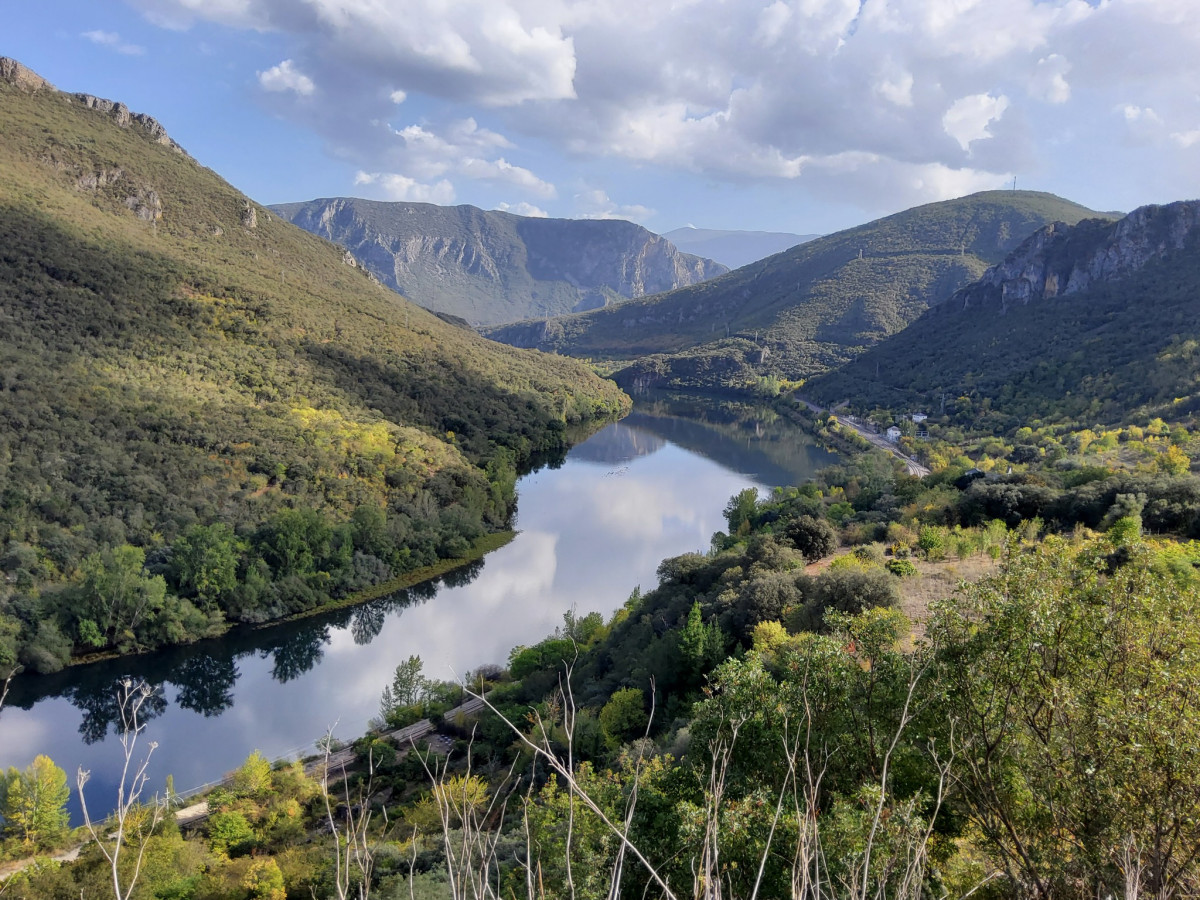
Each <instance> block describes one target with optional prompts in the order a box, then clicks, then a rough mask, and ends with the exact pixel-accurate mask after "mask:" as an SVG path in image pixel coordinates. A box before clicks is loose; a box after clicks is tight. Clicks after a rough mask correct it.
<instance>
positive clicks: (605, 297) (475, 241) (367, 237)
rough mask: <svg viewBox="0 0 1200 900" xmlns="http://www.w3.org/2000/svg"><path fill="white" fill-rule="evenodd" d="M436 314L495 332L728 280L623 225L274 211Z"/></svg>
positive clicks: (368, 203)
mask: <svg viewBox="0 0 1200 900" xmlns="http://www.w3.org/2000/svg"><path fill="white" fill-rule="evenodd" d="M271 208H272V209H273V210H274V211H275V212H277V213H278V214H279V215H281V216H282V217H284V218H285V219H288V220H289V221H291V222H293V223H294V224H296V225H299V226H300V227H301V228H304V229H305V230H307V231H311V232H312V233H314V234H318V235H320V236H321V237H323V238H326V239H327V240H330V241H333V242H334V243H335V244H339V245H341V246H343V247H345V248H346V249H347V250H348V251H349V252H350V253H352V254H353V255H354V256H355V257H356V258H357V259H358V260H360V261H361V262H362V264H363V265H364V266H365V267H366V268H367V270H368V271H370V272H372V273H373V274H374V275H376V276H377V277H378V278H379V279H380V280H381V281H382V282H383V283H384V284H386V285H387V286H388V287H390V288H392V289H393V290H395V291H398V292H399V293H401V294H403V295H404V296H406V297H408V298H409V299H411V300H412V301H413V302H415V303H418V304H420V305H421V306H424V307H425V308H426V309H431V310H434V311H436V312H445V313H449V314H451V315H455V316H459V317H460V318H463V319H465V320H467V321H468V322H471V323H473V324H484V325H494V324H498V323H502V322H514V321H518V320H520V319H528V318H534V317H537V316H546V315H559V314H562V313H569V312H578V311H583V310H588V309H597V308H600V307H603V306H606V305H608V304H610V303H615V302H619V301H621V300H625V299H628V298H633V297H642V296H645V295H647V294H654V293H658V292H660V291H666V290H671V289H673V288H677V287H682V286H685V285H690V284H696V283H698V282H701V281H704V280H706V279H708V278H712V277H714V276H716V275H721V274H724V273H725V272H727V271H729V270H728V269H727V268H726V267H725V266H723V265H720V264H719V263H714V262H713V261H712V260H709V259H701V258H700V257H697V256H693V255H691V254H688V253H681V252H680V251H679V250H678V249H677V248H676V247H675V245H674V244H672V243H671V242H670V241H668V240H666V239H664V238H662V237H660V236H659V235H656V234H654V233H653V232H650V231H647V230H646V229H645V228H642V227H641V226H640V225H635V224H634V223H632V222H625V221H621V220H615V219H614V220H592V219H544V218H532V217H527V216H516V215H513V214H511V213H506V212H499V211H496V210H492V211H485V210H482V209H478V208H477V207H474V206H435V205H434V204H431V203H390V202H383V201H375V200H359V199H354V198H347V197H336V198H329V199H322V200H312V201H308V202H306V203H282V204H278V205H276V206H273V207H271Z"/></svg>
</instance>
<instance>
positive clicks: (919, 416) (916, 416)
mask: <svg viewBox="0 0 1200 900" xmlns="http://www.w3.org/2000/svg"><path fill="white" fill-rule="evenodd" d="M911 418H912V420H913V421H914V422H924V421H925V420H926V419H928V418H929V416H927V415H925V413H913V414H912V417H911Z"/></svg>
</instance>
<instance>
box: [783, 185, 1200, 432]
mask: <svg viewBox="0 0 1200 900" xmlns="http://www.w3.org/2000/svg"><path fill="white" fill-rule="evenodd" d="M1198 222H1200V203H1197V202H1195V201H1190V202H1180V203H1172V204H1169V205H1166V206H1147V207H1142V208H1141V209H1138V210H1135V211H1134V212H1133V213H1131V214H1130V215H1128V216H1127V217H1125V218H1124V219H1122V220H1120V221H1119V222H1115V223H1114V222H1109V221H1103V220H1089V221H1084V222H1081V223H1079V224H1077V225H1075V226H1074V227H1062V226H1053V227H1048V228H1046V229H1044V230H1042V231H1039V232H1038V233H1037V234H1035V235H1034V236H1032V237H1031V238H1029V240H1028V241H1026V242H1025V243H1024V244H1023V245H1022V246H1021V247H1019V248H1018V249H1017V250H1015V251H1014V252H1013V253H1012V254H1011V255H1010V256H1009V257H1008V258H1007V259H1006V260H1005V261H1004V262H1003V263H1002V264H1000V265H997V266H995V267H994V268H992V269H990V270H989V271H988V272H987V273H986V274H985V275H984V277H983V278H982V279H980V281H978V282H977V283H975V284H973V285H970V286H968V287H966V288H964V289H963V290H961V291H960V292H958V293H957V294H956V295H955V296H954V297H953V298H951V299H950V300H949V301H948V302H946V303H944V304H942V305H941V306H940V307H938V308H936V309H933V310H930V311H929V312H928V313H926V314H925V315H924V316H922V317H921V318H920V319H918V320H917V321H916V322H914V323H913V324H912V325H910V326H909V327H908V328H907V329H905V330H904V331H902V332H900V333H899V334H897V335H895V336H894V337H892V338H890V339H888V340H887V341H884V342H883V343H881V344H880V345H879V346H877V347H876V348H874V349H873V350H871V351H869V352H867V353H866V354H864V355H863V356H862V357H860V358H859V359H857V360H855V361H853V362H851V363H849V364H848V365H846V366H844V367H842V368H841V369H839V370H837V371H835V372H832V373H830V374H829V375H827V376H824V377H822V378H819V379H816V380H814V381H813V382H811V383H810V384H809V385H806V387H805V392H806V394H810V395H811V396H813V397H816V398H819V399H823V400H827V401H830V402H838V401H841V400H844V399H847V398H849V399H851V400H852V401H853V403H854V404H855V405H856V406H859V407H865V408H870V407H871V406H874V405H881V406H885V407H894V408H897V409H901V408H905V407H912V408H929V409H937V408H940V405H941V402H942V398H946V405H947V409H948V411H949V412H950V413H952V414H961V415H962V416H965V418H963V419H962V421H961V422H960V424H964V425H971V426H973V427H974V428H976V429H977V430H986V431H989V432H992V433H1003V432H1006V431H1011V430H1012V429H1015V428H1019V427H1021V426H1022V425H1025V424H1028V423H1029V422H1030V421H1033V420H1042V421H1049V422H1079V423H1081V424H1083V425H1087V426H1090V427H1095V426H1096V425H1097V424H1109V425H1115V424H1119V423H1122V422H1124V421H1126V420H1128V419H1129V417H1130V416H1131V415H1133V414H1136V415H1135V418H1136V419H1137V420H1138V421H1141V420H1143V419H1150V418H1154V417H1156V416H1161V417H1163V418H1165V419H1167V420H1168V421H1172V422H1178V421H1180V420H1181V419H1184V418H1187V417H1189V416H1192V415H1194V414H1195V413H1196V412H1197V411H1198V410H1200V384H1198V382H1197V371H1196V352H1197V347H1198V346H1200V344H1198V342H1200V326H1197V321H1198V317H1200V227H1198ZM933 351H936V352H933ZM981 417H983V418H981Z"/></svg>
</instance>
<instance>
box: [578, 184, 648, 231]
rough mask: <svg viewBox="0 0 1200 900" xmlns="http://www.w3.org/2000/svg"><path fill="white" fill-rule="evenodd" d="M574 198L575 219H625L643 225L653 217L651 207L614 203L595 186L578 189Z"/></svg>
mask: <svg viewBox="0 0 1200 900" xmlns="http://www.w3.org/2000/svg"><path fill="white" fill-rule="evenodd" d="M574 200H575V218H577V219H626V220H628V221H630V222H637V223H639V224H642V225H644V224H645V223H646V221H647V220H649V219H652V218H654V210H653V209H650V208H649V207H646V206H642V205H640V204H637V203H631V204H626V205H620V204H617V203H614V202H613V201H612V199H611V198H610V197H609V196H608V194H607V193H605V192H604V191H602V190H599V189H597V188H592V189H588V190H583V191H580V192H579V193H578V194H576V195H575V197H574Z"/></svg>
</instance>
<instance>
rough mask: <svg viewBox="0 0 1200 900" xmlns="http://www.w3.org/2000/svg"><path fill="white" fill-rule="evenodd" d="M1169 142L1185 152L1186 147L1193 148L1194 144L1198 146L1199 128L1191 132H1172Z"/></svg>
mask: <svg viewBox="0 0 1200 900" xmlns="http://www.w3.org/2000/svg"><path fill="white" fill-rule="evenodd" d="M1171 140H1172V141H1174V142H1175V143H1176V145H1178V146H1180V147H1182V148H1184V149H1185V150H1186V149H1187V148H1188V147H1194V146H1195V145H1196V144H1200V128H1194V129H1192V130H1191V131H1175V132H1172V134H1171Z"/></svg>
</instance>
